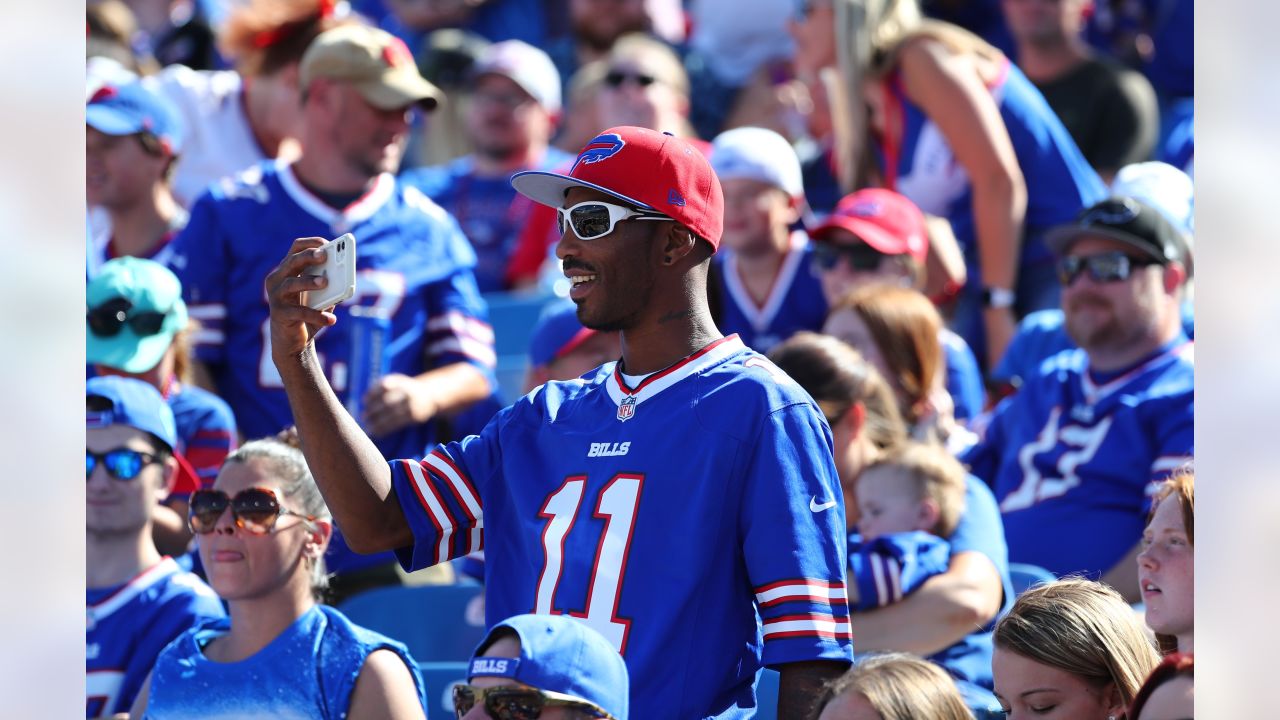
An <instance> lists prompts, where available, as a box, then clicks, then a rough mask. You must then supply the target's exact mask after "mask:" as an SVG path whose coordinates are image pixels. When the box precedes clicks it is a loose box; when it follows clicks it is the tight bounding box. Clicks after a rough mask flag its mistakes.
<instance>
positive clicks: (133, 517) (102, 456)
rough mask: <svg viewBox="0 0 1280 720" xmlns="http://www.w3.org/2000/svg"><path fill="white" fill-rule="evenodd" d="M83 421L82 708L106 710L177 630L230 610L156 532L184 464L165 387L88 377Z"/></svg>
mask: <svg viewBox="0 0 1280 720" xmlns="http://www.w3.org/2000/svg"><path fill="white" fill-rule="evenodd" d="M85 426H86V429H85V473H86V475H87V478H86V484H85V503H86V506H85V540H86V545H85V560H86V563H85V570H86V572H87V576H86V578H85V588H86V598H85V602H86V607H85V610H86V625H85V669H86V672H87V677H86V680H85V711H86V714H87V716H88V717H100V716H103V715H106V716H110V715H114V714H115V713H121V712H128V711H129V706H130V705H131V704H133V698H134V696H135V695H137V694H138V690H139V689H140V688H141V687H142V682H143V680H145V679H146V677H147V673H149V672H150V671H151V666H152V665H153V664H154V663H155V661H156V656H157V655H159V654H160V651H161V650H162V649H164V646H165V645H168V644H169V641H170V640H173V639H174V638H175V637H177V636H178V635H180V634H182V633H183V632H184V631H186V630H187V628H189V627H191V626H192V625H194V624H196V623H197V622H199V621H201V620H204V619H208V618H218V617H222V616H223V615H224V614H225V613H224V612H223V610H222V603H221V602H220V601H219V600H218V596H217V595H215V594H214V592H213V590H212V589H210V588H209V586H208V585H205V584H204V582H203V581H201V580H200V578H198V577H196V576H195V575H192V574H191V573H188V572H184V571H182V570H181V569H179V568H178V564H177V563H176V562H174V560H173V558H169V557H162V556H161V555H160V551H158V550H157V549H156V545H155V542H154V541H153V540H152V539H151V528H152V514H153V512H154V508H155V506H156V505H157V504H158V503H159V502H160V501H161V500H163V499H164V498H165V497H166V496H167V495H168V494H169V490H170V488H171V487H172V483H173V478H174V474H175V472H176V470H177V467H178V464H177V461H176V460H175V458H174V456H173V448H174V446H175V445H176V443H177V437H178V435H177V433H178V431H177V426H176V424H175V423H174V420H173V412H172V411H170V410H169V405H168V404H167V403H166V402H165V400H164V398H163V397H161V395H160V392H159V391H158V390H156V389H155V388H154V387H152V386H151V385H149V384H147V383H146V382H143V381H142V380H137V379H134V378H126V377H95V378H90V379H89V381H88V383H87V385H86V387H85Z"/></svg>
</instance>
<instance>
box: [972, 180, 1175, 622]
mask: <svg viewBox="0 0 1280 720" xmlns="http://www.w3.org/2000/svg"><path fill="white" fill-rule="evenodd" d="M1046 241H1047V242H1048V243H1049V245H1050V247H1051V248H1052V249H1053V251H1054V252H1055V254H1056V255H1057V256H1058V261H1057V262H1058V274H1059V277H1060V280H1061V282H1062V309H1063V311H1064V313H1065V316H1066V327H1067V332H1068V333H1069V334H1070V335H1071V339H1072V340H1074V341H1075V343H1076V345H1078V346H1079V347H1078V349H1070V350H1064V351H1062V352H1060V353H1058V354H1057V355H1054V356H1052V357H1051V358H1049V359H1047V360H1045V361H1044V363H1042V364H1041V365H1040V368H1039V370H1038V372H1037V373H1036V374H1035V375H1033V376H1032V377H1029V378H1025V379H1024V381H1023V386H1022V389H1021V390H1019V391H1018V393H1017V394H1016V395H1014V396H1013V397H1011V398H1009V399H1008V400H1006V401H1005V402H1004V403H1002V404H1001V405H1000V406H998V407H997V409H996V411H995V413H994V416H993V417H992V419H991V422H990V425H989V426H988V427H987V428H986V431H985V434H984V437H983V438H982V440H981V442H980V443H979V444H977V445H976V446H974V447H973V448H972V449H971V450H970V451H969V452H968V453H967V456H966V457H965V458H964V459H965V460H966V461H967V462H968V463H969V464H970V466H971V468H972V471H973V473H974V474H975V475H977V476H978V477H981V478H983V479H984V480H986V481H987V482H988V483H990V484H991V485H992V488H993V489H994V491H995V494H996V498H997V500H998V501H999V502H1000V511H1001V515H1002V516H1003V518H1004V526H1005V534H1006V536H1007V537H1008V541H1009V560H1010V562H1023V563H1032V564H1035V565H1040V566H1042V567H1044V568H1047V569H1048V570H1050V571H1052V572H1054V573H1056V574H1058V575H1064V574H1067V573H1077V572H1081V573H1086V574H1088V575H1090V576H1093V577H1101V578H1102V579H1103V580H1104V581H1106V582H1107V583H1108V584H1110V585H1111V586H1113V587H1115V588H1116V589H1118V590H1120V592H1121V593H1123V594H1124V595H1125V596H1126V597H1127V598H1128V599H1130V601H1131V602H1136V601H1137V598H1138V583H1137V564H1136V562H1135V558H1136V556H1137V554H1138V551H1139V550H1140V549H1141V548H1140V540H1141V537H1142V528H1143V525H1144V524H1145V521H1146V517H1147V512H1148V510H1149V508H1150V493H1151V491H1152V489H1153V488H1154V485H1155V483H1157V482H1158V481H1160V480H1163V479H1164V478H1165V477H1166V476H1167V475H1168V474H1169V473H1170V472H1171V471H1172V470H1174V469H1175V468H1177V467H1178V466H1180V465H1182V464H1183V463H1185V462H1187V461H1188V460H1189V459H1190V457H1191V455H1192V453H1193V437H1192V427H1193V408H1194V399H1195V393H1194V383H1193V381H1194V372H1195V365H1194V362H1193V358H1192V344H1191V342H1190V341H1189V340H1187V337H1186V335H1184V334H1183V332H1182V325H1181V321H1180V317H1179V311H1178V292H1179V288H1180V287H1181V286H1182V283H1183V281H1184V279H1185V276H1186V269H1185V268H1184V267H1183V265H1182V262H1181V261H1180V258H1182V257H1183V255H1182V250H1183V248H1184V247H1185V246H1184V245H1183V244H1182V241H1181V238H1180V237H1179V235H1178V231H1177V230H1175V229H1174V228H1173V226H1172V225H1170V224H1169V222H1168V221H1166V220H1165V218H1164V217H1163V216H1162V215H1161V213H1160V212H1159V211H1157V210H1155V209H1153V208H1151V207H1150V206H1148V205H1145V204H1143V203H1141V202H1139V201H1137V200H1134V199H1132V198H1110V199H1108V200H1104V201H1102V202H1100V203H1097V204H1095V205H1093V206H1092V207H1090V208H1088V209H1086V210H1085V211H1084V212H1083V213H1082V214H1081V215H1080V218H1079V219H1078V220H1077V221H1076V222H1075V223H1074V224H1071V225H1067V226H1063V227H1060V228H1057V229H1056V230H1054V231H1052V232H1051V233H1050V234H1049V236H1048V237H1047V238H1046Z"/></svg>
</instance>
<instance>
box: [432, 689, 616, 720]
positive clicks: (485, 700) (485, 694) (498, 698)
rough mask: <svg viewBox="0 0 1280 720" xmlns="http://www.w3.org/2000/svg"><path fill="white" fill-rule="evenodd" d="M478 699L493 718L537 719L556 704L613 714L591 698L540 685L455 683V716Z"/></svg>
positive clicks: (601, 714)
mask: <svg viewBox="0 0 1280 720" xmlns="http://www.w3.org/2000/svg"><path fill="white" fill-rule="evenodd" d="M476 703H480V704H482V705H484V709H485V712H487V713H488V714H489V717H491V718H493V719H494V720H535V718H539V717H542V710H543V708H548V707H555V706H560V707H571V708H575V709H577V710H580V711H582V712H585V713H587V714H588V715H590V716H591V717H596V718H608V720H613V716H612V715H610V714H609V713H607V712H605V711H604V710H601V709H600V708H598V707H596V706H595V705H592V704H591V703H589V702H586V701H584V700H578V699H577V698H572V697H569V696H567V695H561V694H559V693H552V692H545V691H543V690H539V689H537V688H531V687H512V686H510V685H506V686H501V687H491V688H478V687H474V686H472V685H454V686H453V712H454V715H455V716H456V717H459V718H461V717H462V716H463V715H466V714H467V713H468V712H471V708H473V707H475V706H476Z"/></svg>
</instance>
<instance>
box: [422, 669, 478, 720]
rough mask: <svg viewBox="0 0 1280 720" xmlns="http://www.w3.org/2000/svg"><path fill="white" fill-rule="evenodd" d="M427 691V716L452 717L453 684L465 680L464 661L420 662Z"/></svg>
mask: <svg viewBox="0 0 1280 720" xmlns="http://www.w3.org/2000/svg"><path fill="white" fill-rule="evenodd" d="M418 670H419V671H421V672H422V683H423V685H424V686H425V687H426V693H427V717H433V718H440V717H446V718H451V717H453V686H454V685H455V684H457V683H465V682H466V681H467V664H466V663H465V662H420V663H418Z"/></svg>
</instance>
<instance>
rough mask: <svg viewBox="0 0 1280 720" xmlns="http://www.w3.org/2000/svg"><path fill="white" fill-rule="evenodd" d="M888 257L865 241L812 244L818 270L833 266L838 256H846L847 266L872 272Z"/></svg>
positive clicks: (838, 259) (838, 260)
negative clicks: (842, 243) (843, 243)
mask: <svg viewBox="0 0 1280 720" xmlns="http://www.w3.org/2000/svg"><path fill="white" fill-rule="evenodd" d="M887 257H890V256H889V255H885V254H884V253H882V252H880V251H879V250H876V249H875V248H873V247H871V246H870V245H867V244H865V243H855V244H853V245H836V244H835V243H829V242H819V243H814V244H813V262H814V264H815V265H817V266H818V268H819V269H820V270H831V269H833V268H835V266H836V263H838V262H840V258H846V259H847V260H848V261H849V266H850V267H852V268H853V269H854V270H859V271H861V272H874V271H876V270H879V269H880V263H882V262H884V260H885V258H887Z"/></svg>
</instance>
